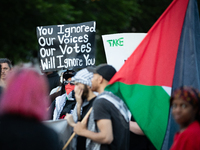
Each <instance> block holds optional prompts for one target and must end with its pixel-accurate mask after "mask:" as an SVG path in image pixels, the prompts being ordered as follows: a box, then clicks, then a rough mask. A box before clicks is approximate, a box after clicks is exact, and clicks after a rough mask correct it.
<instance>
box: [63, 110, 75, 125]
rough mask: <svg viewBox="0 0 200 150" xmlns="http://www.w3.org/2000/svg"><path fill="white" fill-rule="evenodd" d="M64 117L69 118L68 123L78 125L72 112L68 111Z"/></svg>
mask: <svg viewBox="0 0 200 150" xmlns="http://www.w3.org/2000/svg"><path fill="white" fill-rule="evenodd" d="M64 119H66V120H67V123H68V124H69V125H70V126H72V127H74V126H75V125H76V123H75V122H74V119H73V116H72V114H68V113H67V114H66V116H65V118H64Z"/></svg>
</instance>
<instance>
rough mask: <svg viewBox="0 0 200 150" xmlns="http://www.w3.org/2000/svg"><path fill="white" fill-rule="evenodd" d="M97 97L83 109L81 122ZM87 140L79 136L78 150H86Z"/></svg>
mask: <svg viewBox="0 0 200 150" xmlns="http://www.w3.org/2000/svg"><path fill="white" fill-rule="evenodd" d="M95 98H96V97H94V98H93V99H91V100H90V101H89V104H88V105H86V106H84V107H82V114H81V120H82V119H83V118H84V117H85V115H86V114H87V112H88V111H89V109H90V108H91V107H92V104H93V101H94V100H95ZM85 144H86V138H85V137H83V136H78V137H77V150H85V149H86V148H85V147H86V145H85Z"/></svg>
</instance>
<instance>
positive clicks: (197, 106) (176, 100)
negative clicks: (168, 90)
mask: <svg viewBox="0 0 200 150" xmlns="http://www.w3.org/2000/svg"><path fill="white" fill-rule="evenodd" d="M170 105H171V107H172V114H173V117H174V119H175V121H176V122H177V123H178V124H179V127H180V131H179V132H177V133H176V134H175V136H174V142H173V144H172V146H171V149H170V150H189V149H192V150H199V149H200V135H199V134H200V93H199V91H198V90H196V89H194V88H193V87H187V86H183V87H180V88H178V89H176V90H175V91H174V92H173V94H172V96H171V98H170Z"/></svg>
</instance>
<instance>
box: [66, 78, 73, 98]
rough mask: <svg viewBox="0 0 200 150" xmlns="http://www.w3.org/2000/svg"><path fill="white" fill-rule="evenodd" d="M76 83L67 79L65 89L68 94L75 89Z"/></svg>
mask: <svg viewBox="0 0 200 150" xmlns="http://www.w3.org/2000/svg"><path fill="white" fill-rule="evenodd" d="M74 87H75V85H74V83H73V82H70V81H65V91H66V93H67V95H68V94H69V93H70V92H71V91H73V90H74Z"/></svg>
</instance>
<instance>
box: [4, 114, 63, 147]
mask: <svg viewBox="0 0 200 150" xmlns="http://www.w3.org/2000/svg"><path fill="white" fill-rule="evenodd" d="M0 149H1V150H27V149H28V150H45V149H46V150H47V149H48V150H59V149H61V148H60V147H59V141H58V135H57V133H56V132H55V131H53V130H52V129H50V128H48V127H47V126H45V125H43V124H42V123H41V122H39V121H37V120H35V119H33V118H27V117H22V116H19V115H11V114H9V115H4V116H1V117H0Z"/></svg>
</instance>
